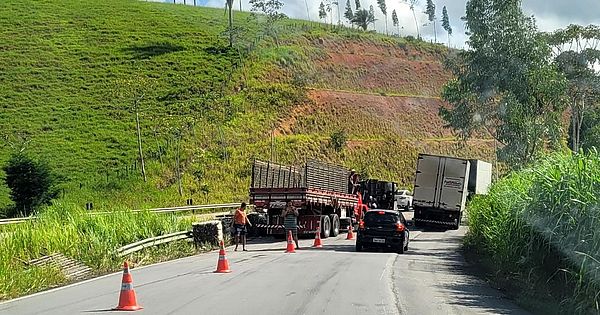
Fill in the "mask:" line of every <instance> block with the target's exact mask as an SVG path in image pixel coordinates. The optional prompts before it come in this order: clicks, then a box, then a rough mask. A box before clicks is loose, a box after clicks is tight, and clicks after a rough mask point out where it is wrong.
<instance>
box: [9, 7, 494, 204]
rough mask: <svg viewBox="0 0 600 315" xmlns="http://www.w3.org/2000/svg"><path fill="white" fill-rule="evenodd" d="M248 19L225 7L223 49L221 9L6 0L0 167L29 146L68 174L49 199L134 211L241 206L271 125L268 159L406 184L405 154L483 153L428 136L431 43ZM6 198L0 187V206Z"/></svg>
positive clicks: (435, 127)
mask: <svg viewBox="0 0 600 315" xmlns="http://www.w3.org/2000/svg"><path fill="white" fill-rule="evenodd" d="M248 18H249V15H248V14H246V13H238V12H236V14H235V18H234V19H235V21H236V22H235V23H236V25H238V26H240V27H242V28H243V29H244V32H245V33H244V35H243V37H242V38H243V39H242V40H240V41H239V42H238V44H237V45H236V47H235V48H233V49H231V48H229V47H228V45H227V41H226V38H225V37H224V36H222V33H223V31H224V30H225V28H226V24H225V18H224V15H223V11H222V10H219V9H209V8H199V7H189V6H180V5H170V4H159V3H148V2H142V1H134V0H131V1H129V0H106V1H102V2H99V1H81V0H60V1H59V0H47V1H34V0H6V1H4V2H3V9H2V10H1V11H0V19H1V20H5V21H9V22H10V23H7V24H6V26H7V27H3V28H0V69H3V71H1V72H0V82H1V84H0V107H1V110H0V133H2V136H3V138H4V140H5V141H3V144H5V145H4V146H2V147H0V165H4V163H5V162H6V161H7V159H8V156H9V155H10V153H11V152H12V150H13V148H11V146H10V145H8V144H16V145H17V146H18V144H19V143H21V142H22V141H23V139H27V140H28V141H29V142H28V145H27V151H28V152H30V153H31V154H33V155H35V156H37V157H39V158H42V159H45V160H47V161H48V162H49V163H50V165H51V166H52V167H53V168H54V169H55V170H56V172H58V173H60V174H61V175H63V176H65V177H66V179H67V180H66V182H65V183H64V184H63V188H64V190H63V191H64V194H63V199H64V200H63V201H65V202H74V203H77V204H81V205H83V204H84V203H86V202H94V203H95V205H96V208H102V207H105V206H106V207H108V206H110V205H114V204H119V205H123V206H126V207H135V208H139V207H146V206H167V205H181V204H183V203H184V202H185V199H186V198H189V197H193V198H194V201H195V203H201V202H230V201H233V200H237V199H243V198H244V197H245V196H246V195H247V186H248V176H249V165H250V161H251V159H252V158H254V157H258V158H268V157H269V156H270V152H269V150H270V147H271V140H270V135H271V132H272V131H273V130H274V131H275V132H274V133H275V135H276V137H275V141H274V142H275V149H276V151H277V152H276V156H277V158H278V160H279V161H281V162H285V163H292V162H300V161H303V160H305V159H306V158H309V157H318V158H322V159H327V160H332V161H336V162H341V163H345V164H346V165H348V166H352V167H357V168H359V169H361V170H363V171H364V172H365V173H369V174H371V175H373V176H377V177H382V178H391V179H396V180H400V181H402V182H403V183H404V184H409V183H410V182H411V180H412V178H411V174H412V173H413V168H414V161H415V157H416V153H417V152H418V151H428V152H433V153H435V152H438V153H448V154H458V155H470V156H472V155H471V154H476V155H477V157H489V156H490V152H491V149H490V148H491V146H490V145H488V143H487V142H485V141H484V142H482V143H484V144H486V145H484V146H481V143H477V144H475V145H473V144H469V143H467V144H466V147H467V149H464V148H465V145H464V144H459V143H458V142H456V141H454V140H453V138H452V135H451V134H450V133H449V132H447V131H444V130H442V129H443V128H442V126H443V124H442V123H441V121H440V120H439V118H438V117H437V115H436V113H437V108H438V107H439V106H441V105H442V104H441V102H440V101H439V100H438V99H437V98H436V95H437V94H438V92H439V90H440V87H441V85H442V84H443V83H444V82H445V80H446V79H447V78H448V74H447V73H446V72H445V71H444V70H443V67H442V60H443V58H444V56H445V54H446V53H447V52H446V50H445V49H444V48H443V47H442V46H440V45H430V44H425V43H422V42H411V41H407V40H405V39H397V38H396V39H393V38H388V37H385V36H382V35H377V34H370V33H362V32H359V31H355V30H348V29H342V30H335V31H331V30H328V28H327V27H323V26H322V25H318V24H311V25H308V24H307V23H306V22H300V21H294V20H288V21H284V23H283V24H282V25H281V29H280V41H281V45H280V46H275V45H274V44H273V41H271V40H270V39H268V38H263V36H261V34H260V31H259V27H258V26H257V23H256V21H253V20H249V19H248ZM238 48H240V49H239V50H238ZM135 100H139V102H138V103H137V104H138V108H139V112H140V119H141V127H142V135H143V136H142V138H143V141H142V142H143V148H144V153H145V158H146V162H147V167H146V168H147V172H148V174H149V177H148V182H147V183H144V182H143V181H142V180H141V177H140V175H139V162H138V155H137V143H136V131H135V111H134V104H136V102H135ZM329 100H332V101H329ZM357 100H358V101H357ZM357 115H358V116H357ZM356 118H359V119H356ZM357 122H358V124H356V123H357ZM414 122H417V123H414ZM428 122H432V124H431V125H430V124H428ZM335 130H344V131H345V132H346V133H347V134H348V135H349V137H350V141H349V142H348V145H347V147H346V148H344V150H342V152H335V151H334V150H333V149H331V148H330V147H329V145H328V141H327V140H328V138H329V136H330V134H331V133H332V132H333V131H335ZM179 139H181V141H178V140H179ZM178 144H179V145H178ZM178 148H179V150H180V152H181V171H182V173H183V189H184V196H179V194H178V192H177V183H176V155H177V151H178ZM0 176H2V175H1V174H0ZM7 205H10V202H9V199H8V191H7V189H6V187H4V186H1V185H0V208H2V207H6V206H7Z"/></svg>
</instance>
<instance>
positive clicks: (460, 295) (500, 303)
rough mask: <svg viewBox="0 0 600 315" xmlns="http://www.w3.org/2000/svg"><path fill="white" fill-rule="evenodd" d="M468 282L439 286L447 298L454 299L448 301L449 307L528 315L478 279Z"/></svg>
mask: <svg viewBox="0 0 600 315" xmlns="http://www.w3.org/2000/svg"><path fill="white" fill-rule="evenodd" d="M470 280H471V281H468V282H455V283H447V284H444V285H442V286H441V289H442V290H443V291H445V292H446V293H447V294H448V296H452V297H454V298H453V299H452V300H451V301H448V303H449V304H451V305H457V306H461V307H465V306H467V307H470V308H477V309H480V310H482V311H483V310H486V311H488V312H491V313H493V314H528V313H527V312H525V311H522V310H519V309H517V308H516V307H514V306H512V305H513V304H512V303H511V302H510V300H509V299H507V298H505V297H504V295H503V294H502V293H501V292H499V291H497V290H494V289H492V288H490V287H489V285H488V284H487V283H485V282H483V281H481V280H479V279H470Z"/></svg>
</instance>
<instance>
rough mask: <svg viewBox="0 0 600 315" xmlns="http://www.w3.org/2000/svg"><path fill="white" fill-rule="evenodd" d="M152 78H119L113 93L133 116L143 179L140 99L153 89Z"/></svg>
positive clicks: (144, 172) (144, 167)
mask: <svg viewBox="0 0 600 315" xmlns="http://www.w3.org/2000/svg"><path fill="white" fill-rule="evenodd" d="M153 86H154V80H152V79H148V78H145V77H134V78H129V79H125V80H119V81H118V82H117V87H116V88H115V89H113V93H114V94H115V96H116V99H117V100H118V101H122V102H125V103H126V104H130V105H127V109H128V110H130V111H131V112H132V113H133V115H134V117H135V130H136V138H137V145H138V156H139V160H140V166H141V167H140V171H141V175H142V178H143V179H144V181H147V177H146V163H145V160H144V151H143V148H142V131H141V127H140V112H141V111H142V110H141V104H142V101H144V100H145V99H147V94H148V93H151V92H152V91H153Z"/></svg>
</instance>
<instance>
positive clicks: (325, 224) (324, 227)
mask: <svg viewBox="0 0 600 315" xmlns="http://www.w3.org/2000/svg"><path fill="white" fill-rule="evenodd" d="M330 232H331V221H330V220H329V217H328V216H326V215H324V216H322V217H321V238H328V237H329V233H330Z"/></svg>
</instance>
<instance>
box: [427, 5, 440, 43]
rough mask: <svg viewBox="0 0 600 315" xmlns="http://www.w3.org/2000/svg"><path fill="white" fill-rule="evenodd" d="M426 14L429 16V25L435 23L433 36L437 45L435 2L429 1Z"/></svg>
mask: <svg viewBox="0 0 600 315" xmlns="http://www.w3.org/2000/svg"><path fill="white" fill-rule="evenodd" d="M424 13H425V14H427V19H428V20H429V23H433V36H434V40H435V42H436V43H437V30H436V27H435V4H434V3H433V0H427V8H426V9H425V12H424Z"/></svg>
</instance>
